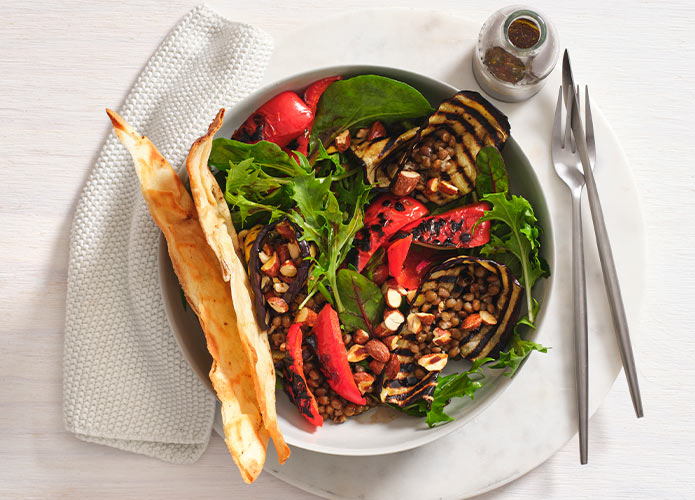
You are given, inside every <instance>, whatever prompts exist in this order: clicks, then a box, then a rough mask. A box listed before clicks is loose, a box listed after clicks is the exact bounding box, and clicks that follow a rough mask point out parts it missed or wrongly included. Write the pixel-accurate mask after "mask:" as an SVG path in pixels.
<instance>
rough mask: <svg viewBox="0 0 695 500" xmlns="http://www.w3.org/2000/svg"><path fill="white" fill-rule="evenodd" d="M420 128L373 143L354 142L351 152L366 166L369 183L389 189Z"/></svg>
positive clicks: (367, 141)
mask: <svg viewBox="0 0 695 500" xmlns="http://www.w3.org/2000/svg"><path fill="white" fill-rule="evenodd" d="M418 130H419V129H418V128H417V127H415V128H411V129H410V130H406V131H405V132H403V133H402V134H400V135H397V136H392V137H381V138H377V139H374V140H372V141H369V140H365V141H363V142H354V143H352V145H351V146H350V150H351V151H352V153H353V154H354V156H356V157H357V158H358V159H359V160H361V161H362V163H363V164H364V170H365V174H366V176H367V181H368V182H369V183H370V184H374V185H376V186H378V187H383V188H386V187H389V185H390V184H391V179H392V178H393V177H394V176H395V174H396V172H397V171H398V164H399V162H400V160H401V159H402V158H403V156H404V153H405V152H406V150H407V148H408V146H410V145H412V143H413V140H414V139H415V136H416V135H417V132H418Z"/></svg>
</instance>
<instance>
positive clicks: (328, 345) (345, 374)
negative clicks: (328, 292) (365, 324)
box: [314, 304, 367, 405]
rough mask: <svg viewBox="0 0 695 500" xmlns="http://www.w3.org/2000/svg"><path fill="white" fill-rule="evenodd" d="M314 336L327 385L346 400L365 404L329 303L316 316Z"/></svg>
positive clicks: (334, 313) (338, 325) (338, 324)
mask: <svg viewBox="0 0 695 500" xmlns="http://www.w3.org/2000/svg"><path fill="white" fill-rule="evenodd" d="M314 336H315V337H316V353H317V354H318V358H319V365H320V366H321V371H323V374H324V375H325V376H326V379H327V380H328V385H330V386H331V388H332V389H333V390H334V391H335V392H337V393H338V395H340V396H342V397H343V398H345V399H347V400H348V401H350V402H352V403H355V404H358V405H365V404H367V401H366V400H365V399H364V398H363V397H362V394H360V390H359V389H358V388H357V384H356V383H355V379H354V378H353V376H352V370H351V369H350V363H349V362H348V359H347V350H346V349H345V343H344V342H343V335H342V333H341V331H340V321H338V313H336V312H335V311H334V310H333V308H332V307H331V305H330V304H326V305H325V306H324V307H323V309H321V312H319V314H318V317H317V318H316V324H315V325H314Z"/></svg>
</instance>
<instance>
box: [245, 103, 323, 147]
mask: <svg viewBox="0 0 695 500" xmlns="http://www.w3.org/2000/svg"><path fill="white" fill-rule="evenodd" d="M313 121H314V112H313V111H312V110H311V109H310V108H309V107H308V106H307V105H306V103H305V102H304V101H302V100H301V99H300V97H299V96H298V95H297V94H295V93H294V92H290V91H287V92H282V93H280V94H278V95H276V96H275V97H273V98H272V99H270V100H269V101H268V102H266V103H265V104H263V105H262V106H261V107H260V108H258V109H257V110H256V111H255V112H254V113H253V114H252V115H251V116H250V117H249V118H248V119H247V120H246V121H245V122H244V124H243V125H242V126H241V127H239V129H238V130H237V131H236V132H234V135H232V139H236V140H238V141H241V142H246V143H254V142H258V141H270V142H274V143H275V144H277V145H278V146H280V147H281V148H284V147H286V146H287V145H288V144H289V143H290V142H292V141H293V140H294V139H296V138H298V137H299V136H300V135H302V134H304V131H305V130H307V129H308V128H309V127H310V126H311V123H312V122H313Z"/></svg>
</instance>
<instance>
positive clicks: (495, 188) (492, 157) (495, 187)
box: [475, 146, 509, 197]
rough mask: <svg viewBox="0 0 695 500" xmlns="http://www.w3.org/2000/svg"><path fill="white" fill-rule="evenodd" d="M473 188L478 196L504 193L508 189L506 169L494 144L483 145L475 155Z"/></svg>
mask: <svg viewBox="0 0 695 500" xmlns="http://www.w3.org/2000/svg"><path fill="white" fill-rule="evenodd" d="M475 168H476V170H477V176H476V178H475V190H476V192H477V193H478V196H481V197H482V196H484V195H486V194H490V193H506V192H507V190H509V179H508V178H507V170H506V169H505V168H504V160H503V159H502V155H501V154H500V152H499V151H498V150H497V148H496V147H495V146H485V147H484V148H483V149H481V150H480V151H478V155H477V156H476V157H475Z"/></svg>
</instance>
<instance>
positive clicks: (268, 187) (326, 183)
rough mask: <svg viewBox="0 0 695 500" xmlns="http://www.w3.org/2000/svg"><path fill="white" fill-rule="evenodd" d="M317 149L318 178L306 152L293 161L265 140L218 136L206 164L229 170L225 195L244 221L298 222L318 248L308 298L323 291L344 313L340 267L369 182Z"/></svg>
mask: <svg viewBox="0 0 695 500" xmlns="http://www.w3.org/2000/svg"><path fill="white" fill-rule="evenodd" d="M317 151H318V154H317V161H320V162H322V169H321V170H323V171H324V172H323V173H324V175H323V176H319V177H317V176H316V172H315V171H314V170H313V169H312V167H311V165H310V164H309V162H308V160H307V158H306V157H305V156H304V155H303V154H301V153H296V158H297V160H295V159H293V158H292V157H290V156H289V155H288V154H287V153H285V152H284V151H282V150H281V149H280V148H278V146H277V145H275V144H272V143H270V142H265V141H261V142H258V143H256V144H244V143H241V142H239V141H235V140H232V139H215V141H213V147H212V152H211V155H210V161H209V162H208V164H209V165H211V166H214V167H216V168H218V169H226V170H227V180H226V189H225V198H226V200H227V202H228V203H229V204H230V205H231V206H232V216H233V217H235V216H236V217H238V218H239V219H240V221H241V223H242V224H243V223H244V222H245V221H246V220H247V219H248V218H250V217H257V216H259V215H261V214H262V215H264V216H265V217H266V218H268V219H269V220H270V221H272V220H276V219H278V218H281V217H288V218H289V219H290V220H292V221H293V222H294V223H295V224H297V226H299V228H300V229H301V230H302V233H303V236H304V239H305V240H307V241H308V242H311V243H314V244H315V245H316V247H317V250H318V255H317V257H316V259H315V262H314V266H313V267H312V272H311V275H310V280H309V294H308V295H307V300H308V299H309V298H310V297H311V296H312V295H313V294H314V293H316V292H317V291H319V292H321V293H322V294H323V295H324V296H325V297H326V298H327V299H328V300H329V301H331V302H333V299H335V305H336V307H337V309H338V312H341V311H343V310H344V307H343V304H342V301H341V299H340V294H339V292H338V286H337V273H338V268H339V266H340V264H342V262H343V261H344V260H345V257H346V256H347V253H348V252H349V251H350V249H351V248H352V241H353V239H354V237H355V234H356V233H357V231H359V230H360V229H361V228H362V218H363V213H364V205H365V203H366V202H367V199H368V196H369V190H370V187H369V186H367V185H365V184H364V182H363V180H362V177H361V176H358V175H354V173H349V172H346V170H345V168H344V167H343V166H342V164H341V163H340V158H339V156H338V155H335V154H334V155H329V154H328V153H327V152H326V150H325V149H324V148H323V146H322V145H319V147H318V150H317ZM213 153H214V154H213ZM295 208H296V210H295ZM329 287H330V288H331V290H332V291H333V297H331V294H330V293H328V288H329Z"/></svg>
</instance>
